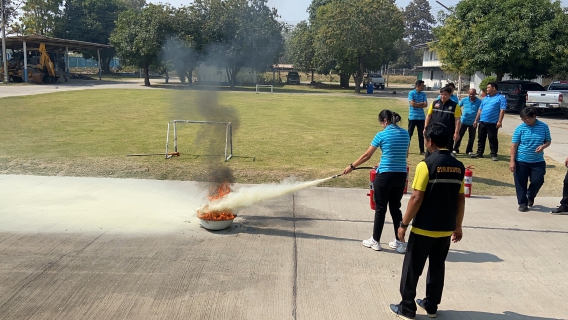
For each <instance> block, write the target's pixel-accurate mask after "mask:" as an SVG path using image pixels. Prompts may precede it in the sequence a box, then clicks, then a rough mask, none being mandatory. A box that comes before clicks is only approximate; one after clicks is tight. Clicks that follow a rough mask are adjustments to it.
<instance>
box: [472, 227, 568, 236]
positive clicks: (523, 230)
mask: <svg viewBox="0 0 568 320" xmlns="http://www.w3.org/2000/svg"><path fill="white" fill-rule="evenodd" d="M463 229H482V230H500V231H521V232H542V233H558V234H568V231H560V230H533V229H519V228H493V227H474V226H464V227H463Z"/></svg>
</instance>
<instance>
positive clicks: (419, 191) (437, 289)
mask: <svg viewBox="0 0 568 320" xmlns="http://www.w3.org/2000/svg"><path fill="white" fill-rule="evenodd" d="M448 140H450V132H449V131H448V129H447V128H446V126H445V125H443V124H441V123H436V122H434V123H431V124H429V125H428V127H426V130H425V132H424V142H425V145H426V148H428V151H430V152H431V155H430V156H429V157H428V158H426V159H424V160H423V161H422V162H420V163H419V164H418V165H417V166H416V172H415V175H414V182H413V183H412V188H414V191H413V192H412V196H411V197H410V200H409V201H408V206H407V208H406V213H405V215H404V217H403V218H402V221H401V222H400V227H399V228H398V238H399V240H400V241H403V242H404V237H405V234H406V229H407V228H408V225H409V224H410V222H411V221H412V229H411V230H410V236H409V238H408V244H407V246H406V254H405V256H404V264H403V267H402V277H401V279H400V294H401V295H402V301H401V302H400V303H399V304H391V305H390V310H391V311H392V312H393V313H395V314H396V315H397V316H399V317H400V318H403V319H414V317H415V316H416V304H415V303H414V298H415V297H416V286H417V285H418V279H419V278H420V275H421V274H422V271H423V270H424V265H425V264H426V259H429V266H428V277H427V280H426V297H425V298H424V299H417V300H416V303H417V304H418V306H420V307H421V308H422V309H424V310H426V313H427V314H428V316H429V317H431V318H434V317H435V316H436V312H437V311H438V305H439V304H440V302H441V300H442V291H443V288H444V273H445V261H446V256H447V255H448V250H449V249H450V242H451V241H453V242H458V241H460V240H461V238H462V221H463V216H464V210H465V196H464V185H463V178H464V174H465V168H464V165H463V164H462V163H461V162H460V161H458V160H457V159H455V158H454V157H453V156H452V155H451V151H450V150H449V149H446V148H445V146H447V145H448Z"/></svg>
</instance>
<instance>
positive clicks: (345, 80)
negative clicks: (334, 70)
mask: <svg viewBox="0 0 568 320" xmlns="http://www.w3.org/2000/svg"><path fill="white" fill-rule="evenodd" d="M349 78H351V75H350V74H343V73H340V74H339V86H340V87H341V88H349Z"/></svg>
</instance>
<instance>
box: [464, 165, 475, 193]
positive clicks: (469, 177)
mask: <svg viewBox="0 0 568 320" xmlns="http://www.w3.org/2000/svg"><path fill="white" fill-rule="evenodd" d="M473 169H474V167H473V165H471V166H469V167H467V168H466V169H465V177H464V179H463V186H464V195H465V196H466V198H469V197H471V185H472V184H473V171H471V170H473Z"/></svg>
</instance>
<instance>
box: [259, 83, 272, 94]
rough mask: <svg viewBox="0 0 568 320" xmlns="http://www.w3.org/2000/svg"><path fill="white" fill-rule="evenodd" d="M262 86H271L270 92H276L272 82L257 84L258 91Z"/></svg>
mask: <svg viewBox="0 0 568 320" xmlns="http://www.w3.org/2000/svg"><path fill="white" fill-rule="evenodd" d="M262 87H270V93H274V86H273V85H271V84H257V85H256V93H257V94H259V93H260V88H262Z"/></svg>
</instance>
